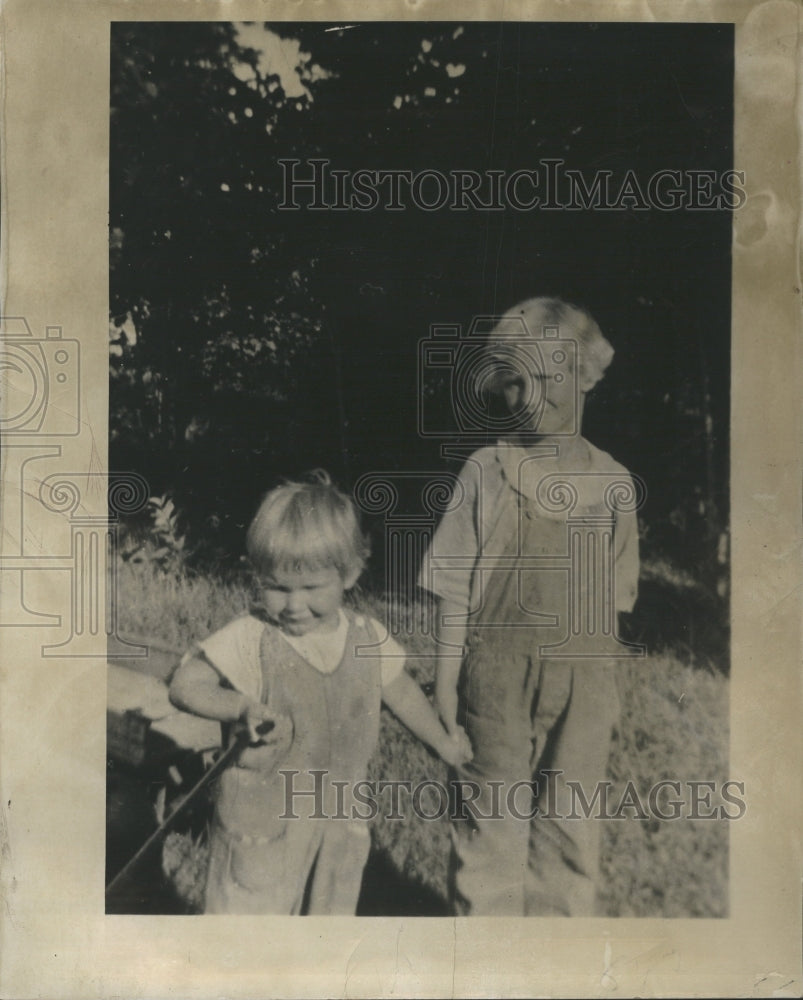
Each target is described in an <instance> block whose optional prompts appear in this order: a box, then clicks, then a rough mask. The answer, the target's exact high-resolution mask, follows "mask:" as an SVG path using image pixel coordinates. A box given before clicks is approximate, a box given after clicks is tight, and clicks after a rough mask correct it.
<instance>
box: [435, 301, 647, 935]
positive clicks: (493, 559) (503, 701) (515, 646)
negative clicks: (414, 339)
mask: <svg viewBox="0 0 803 1000" xmlns="http://www.w3.org/2000/svg"><path fill="white" fill-rule="evenodd" d="M558 334H559V339H555V338H556V337H557V335H558ZM573 348H575V349H576V351H575V350H573ZM575 354H576V356H575ZM612 357H613V348H612V347H611V345H610V344H609V343H608V341H607V340H606V339H605V337H604V336H603V335H602V332H601V331H600V328H599V326H598V325H597V323H596V322H595V321H594V319H593V318H592V317H591V316H590V315H589V314H588V313H587V312H586V311H585V310H584V309H580V308H578V307H576V306H573V305H571V304H569V303H566V302H563V301H561V300H560V299H553V298H534V299H529V300H527V301H526V302H522V303H520V304H519V305H518V306H516V307H514V308H513V309H511V310H510V312H509V313H508V314H506V316H505V317H503V318H502V320H500V322H499V324H498V326H497V327H496V328H495V329H494V330H493V332H492V333H491V335H490V338H489V342H488V345H487V353H486V359H487V362H488V363H487V365H486V366H485V367H484V369H483V371H485V372H486V373H487V372H491V373H492V374H493V376H494V378H493V379H492V380H491V383H492V385H493V387H494V389H495V391H497V392H498V393H499V394H500V396H503V397H504V400H505V402H506V404H507V407H508V409H509V410H510V413H511V414H512V415H513V416H515V418H516V419H515V421H514V420H511V430H510V432H509V433H507V434H505V435H504V436H503V437H501V438H500V439H499V440H498V441H497V442H496V444H494V445H491V446H490V447H485V448H481V449H480V450H479V451H476V452H474V453H473V454H472V455H471V456H470V457H469V459H468V461H467V462H466V464H465V466H464V467H463V469H462V471H461V472H460V475H459V488H458V491H457V493H456V495H457V496H458V497H459V498H460V502H456V503H453V504H452V505H450V507H449V510H448V512H447V513H446V514H445V515H444V517H443V519H442V521H441V523H440V525H439V526H438V529H437V531H436V532H435V536H434V538H433V541H432V545H431V548H430V551H429V553H428V554H427V558H426V559H425V562H424V566H423V569H422V572H421V577H420V583H421V585H422V586H423V587H425V588H426V589H429V590H430V591H432V592H433V593H434V594H435V595H436V596H437V598H438V616H437V627H438V630H439V640H440V648H439V653H438V659H439V663H438V673H437V682H436V700H437V704H438V707H439V710H440V713H441V718H442V719H443V721H444V724H445V725H446V728H447V729H448V730H449V732H451V733H452V734H454V735H455V737H456V738H457V737H458V736H460V735H462V734H467V735H468V738H469V740H470V742H471V747H472V748H473V752H474V756H473V759H472V760H471V762H470V763H468V764H467V765H466V767H465V768H464V769H463V771H462V772H461V778H462V779H463V780H465V781H466V782H467V783H468V787H469V788H471V789H473V793H474V795H473V801H472V803H471V811H470V812H469V813H468V814H467V819H466V821H465V822H460V823H457V824H456V826H455V838H454V842H455V853H456V859H455V860H456V865H455V871H456V885H455V890H456V902H457V906H458V909H459V912H461V913H464V914H472V915H497V914H509V915H515V916H524V915H530V916H548V915H549V916H552V915H564V916H591V915H593V914H594V912H595V897H596V891H597V884H598V874H599V848H600V831H601V827H602V824H601V823H600V822H599V820H598V819H596V818H595V817H594V816H593V815H591V816H585V815H584V814H583V813H581V812H580V811H579V810H575V809H573V799H572V794H573V788H574V789H576V788H577V787H579V788H580V790H581V791H582V792H583V794H584V795H585V796H586V798H587V799H588V800H592V799H593V796H594V794H595V791H598V790H599V786H600V783H601V782H603V781H604V780H605V778H606V768H607V762H608V756H609V749H610V741H611V735H612V730H613V727H614V726H615V725H616V722H617V719H618V715H619V705H618V698H617V690H616V680H615V676H614V672H613V662H614V657H615V656H617V655H621V654H622V651H623V650H622V648H621V647H617V646H616V645H615V644H614V643H613V642H612V639H611V635H612V631H613V628H612V622H611V619H612V618H614V617H615V614H616V612H617V611H623V612H628V611H630V610H631V609H632V607H633V604H634V602H635V599H636V591H637V584H638V575H639V559H638V525H637V522H636V514H635V504H634V503H632V504H630V506H629V508H627V509H625V507H624V505H623V506H622V507H621V508H620V509H616V507H615V506H613V507H607V506H606V502H607V500H606V498H607V497H610V496H611V493H610V490H611V489H615V490H616V491H618V493H619V495H623V494H632V495H633V496H635V490H634V488H633V483H632V479H631V477H630V475H629V473H628V472H627V470H626V469H625V468H623V466H621V465H619V463H617V462H615V461H614V459H613V458H611V456H610V455H608V454H606V453H605V452H603V451H600V449H598V448H595V447H594V446H593V445H592V444H591V443H590V442H589V441H587V440H586V439H585V438H584V437H583V436H582V434H581V432H580V428H581V421H582V414H583V404H584V401H585V397H586V393H588V391H589V390H590V389H591V388H592V387H593V386H594V384H595V383H596V382H597V381H599V379H601V378H602V376H603V374H604V372H605V369H606V368H607V366H608V365H609V364H610V361H611V359H612ZM523 359H524V360H526V363H524V364H523V363H522V361H523ZM527 359H528V360H527ZM571 497H574V505H573V507H572V508H571V509H570V510H569V514H570V516H571V519H572V521H571V523H570V521H569V515H568V514H567V512H566V511H567V510H568V509H569V505H568V501H569V500H570V498H571ZM563 501H567V503H566V504H565V505H564V504H563ZM595 524H596V525H599V526H600V527H598V528H597V529H596V536H595V537H590V538H589V539H588V542H587V544H588V545H595V546H597V548H594V549H593V551H592V556H591V558H592V559H593V558H594V557H595V556H596V559H597V561H598V563H599V564H600V565H601V566H602V567H605V566H606V563H607V573H606V579H605V582H604V585H603V588H602V592H597V593H592V592H591V590H590V584H589V583H588V577H586V576H585V575H583V574H580V573H579V572H577V571H576V569H575V562H574V560H575V558H576V557H578V556H579V552H578V550H577V549H576V548H573V549H572V550H571V551H572V560H573V562H572V569H573V573H572V574H570V573H569V571H568V569H567V567H568V553H569V551H570V548H569V546H570V542H569V538H568V529H569V528H570V527H575V528H576V527H577V526H578V525H580V526H583V525H585V526H586V527H588V526H589V525H591V526H593V525H595ZM588 531H589V533H592V529H591V528H588ZM606 536H608V537H609V538H610V542H608V541H606ZM608 544H610V545H611V551H610V554H609V553H608V551H607V549H605V548H604V546H606V545H608ZM597 553H600V554H599V555H598V556H597V555H596V554H597ZM590 565H592V566H593V565H594V563H593V562H591V563H590ZM592 614H593V616H594V617H595V619H596V618H602V619H603V620H604V623H603V628H602V629H601V630H600V629H597V631H596V632H594V630H593V629H591V630H590V632H589V634H588V635H587V636H583V635H580V634H578V635H574V634H573V633H574V631H575V624H574V622H575V620H576V619H577V620H582V621H585V620H586V619H587V615H592ZM570 621H571V622H572V623H573V624H572V635H571V638H572V639H573V650H574V652H573V653H572V654H567V653H566V652H565V647H566V643H567V640H568V639H569V638H570V632H569V622H570ZM580 631H582V630H580ZM562 640H563V641H562ZM561 647H564V648H563V649H561ZM527 786H530V787H531V788H532V791H531V792H530V793H529V795H528V794H527ZM514 793H515V794H514Z"/></svg>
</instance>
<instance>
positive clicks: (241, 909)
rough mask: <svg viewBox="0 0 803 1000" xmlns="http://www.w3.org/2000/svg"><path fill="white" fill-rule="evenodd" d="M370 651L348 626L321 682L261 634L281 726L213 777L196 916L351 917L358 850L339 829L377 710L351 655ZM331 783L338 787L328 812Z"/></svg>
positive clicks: (352, 826)
mask: <svg viewBox="0 0 803 1000" xmlns="http://www.w3.org/2000/svg"><path fill="white" fill-rule="evenodd" d="M375 641H376V639H375V637H374V635H373V631H372V630H370V628H369V626H368V624H367V623H366V622H365V620H364V619H362V618H354V619H351V620H350V622H349V631H348V636H347V638H346V644H345V648H344V652H343V657H342V659H341V661H340V663H339V664H338V666H337V667H336V669H335V670H334V671H332V672H331V673H323V672H321V671H320V670H317V669H316V668H315V667H313V666H312V665H311V664H309V663H308V662H307V661H306V660H305V659H304V658H303V657H302V656H301V655H300V654H299V653H298V652H296V650H295V649H294V648H293V647H292V646H291V645H290V643H289V642H287V641H286V640H285V639H284V638H283V636H282V635H281V632H280V631H279V630H278V629H276V628H274V627H273V626H271V625H266V626H265V631H264V633H263V635H262V641H261V648H260V661H261V669H262V674H263V685H262V690H263V691H264V692H265V697H264V699H263V700H264V701H265V702H266V703H267V704H268V705H269V706H270V708H271V709H272V710H273V711H274V712H276V713H277V714H278V715H281V716H284V717H285V719H286V721H285V720H283V721H282V722H281V723H280V724H279V725H277V726H276V727H275V729H274V730H272V731H271V732H270V733H269V734H268V736H267V737H265V741H264V746H257V747H250V746H249V747H246V748H244V750H243V751H242V752H241V753H240V754H239V756H238V759H237V761H236V763H235V765H234V766H232V767H230V768H229V769H228V770H227V771H225V772H224V773H223V774H222V775H221V778H220V782H219V785H218V789H217V798H216V805H215V814H214V818H213V821H212V829H211V835H210V862H209V875H208V879H207V887H206V906H205V912H206V913H274V914H302V913H305V914H338V915H353V914H354V912H355V910H356V907H357V899H358V896H359V893H360V885H361V882H362V873H363V868H364V867H365V862H366V860H367V857H368V851H369V847H370V839H369V835H368V827H367V824H366V823H365V822H363V821H361V820H359V819H353V818H351V814H350V803H351V790H352V788H353V784H354V782H356V781H360V780H363V779H364V778H365V775H366V770H367V766H368V759H369V757H370V756H371V754H372V753H373V751H374V749H375V747H376V744H377V741H378V738H379V713H380V703H381V676H380V666H379V660H378V659H377V658H374V657H360V658H359V659H358V658H357V657H356V656H355V648H356V647H357V646H360V645H369V644H373V643H375ZM280 771H285V772H288V774H284V775H283V774H280V773H279V772H280ZM314 771H323V772H325V773H324V774H320V775H315V774H314V773H312V772H314ZM289 772H296V773H294V774H290V773H289ZM333 781H342V782H346V783H347V785H346V787H345V793H343V792H341V793H340V799H341V801H340V803H338V796H337V789H336V786H334V785H333V784H332V782H333ZM310 792H312V793H315V794H307V793H310ZM343 803H345V806H344V804H343ZM338 806H340V808H338ZM338 816H339V817H340V818H335V817H338Z"/></svg>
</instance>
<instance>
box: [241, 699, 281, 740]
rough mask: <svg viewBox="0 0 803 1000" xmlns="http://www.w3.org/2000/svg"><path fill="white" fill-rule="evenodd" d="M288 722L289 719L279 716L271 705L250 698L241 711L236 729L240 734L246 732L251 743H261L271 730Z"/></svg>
mask: <svg viewBox="0 0 803 1000" xmlns="http://www.w3.org/2000/svg"><path fill="white" fill-rule="evenodd" d="M286 722H287V719H286V718H285V717H284V716H277V714H276V712H275V711H274V710H273V709H272V708H271V707H270V706H269V705H263V704H262V702H259V701H252V700H250V699H249V700H248V702H247V703H246V705H245V707H244V708H243V710H242V712H241V713H240V718H239V719H238V722H237V726H236V730H235V731H236V732H237V733H238V735H239V734H240V733H245V734H246V735H247V736H248V742H249V743H251V744H254V743H260V742H261V741H262V739H263V737H264V736H267V734H268V733H269V732H271V730H273V729H274V728H275V727H276V726H278V725H280V724H281V723H286Z"/></svg>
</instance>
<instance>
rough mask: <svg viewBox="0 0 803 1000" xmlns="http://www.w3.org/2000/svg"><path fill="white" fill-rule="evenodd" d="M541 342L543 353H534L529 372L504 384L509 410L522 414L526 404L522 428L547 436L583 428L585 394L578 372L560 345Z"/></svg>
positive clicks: (522, 415)
mask: <svg viewBox="0 0 803 1000" xmlns="http://www.w3.org/2000/svg"><path fill="white" fill-rule="evenodd" d="M540 343H541V354H540V355H539V354H538V353H537V351H532V352H531V354H532V359H533V362H532V365H531V366H530V368H529V371H527V372H523V373H522V374H521V375H520V376H519V377H517V378H511V379H509V380H508V381H507V382H506V384H505V386H504V394H505V402H506V403H507V406H508V409H509V410H510V411H511V413H519V412H521V411H522V408H523V407H526V411H525V412H521V418H522V424H521V427H522V430H529V431H537V432H538V433H539V434H543V435H548V434H567V433H570V432H571V431H572V429H573V428H576V429H577V430H579V427H580V416H581V413H580V407H581V404H582V395H580V394H578V392H577V385H576V378H577V374H576V372H575V371H574V370H573V368H572V366H571V365H570V364H569V363H568V362H567V358H566V353H565V351H563V349H562V348H561V347H560V345H559V344H556V345H555V346H554V349H553V347H552V345H550V344H549V342H548V341H547V342H544V341H541V342H540ZM556 352H557V353H556ZM581 388H582V387H581Z"/></svg>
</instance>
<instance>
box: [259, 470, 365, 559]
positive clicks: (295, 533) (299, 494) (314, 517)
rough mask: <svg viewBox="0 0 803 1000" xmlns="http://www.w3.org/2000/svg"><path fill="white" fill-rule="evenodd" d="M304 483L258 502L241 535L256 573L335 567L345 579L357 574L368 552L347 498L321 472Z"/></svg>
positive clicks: (288, 484)
mask: <svg viewBox="0 0 803 1000" xmlns="http://www.w3.org/2000/svg"><path fill="white" fill-rule="evenodd" d="M306 480H307V481H305V482H291V481H288V482H285V483H282V485H281V486H277V487H276V489H273V490H271V491H270V493H268V494H267V495H266V496H265V497H264V498H263V500H262V502H261V504H260V505H259V509H258V510H257V513H256V516H255V517H254V520H253V521H252V522H251V526H250V527H249V529H248V534H247V535H246V551H247V552H248V556H249V558H250V560H251V562H252V564H253V566H254V568H255V569H256V570H258V571H259V572H263V573H270V572H272V571H274V570H279V569H281V570H285V569H293V570H299V569H303V570H317V569H322V568H325V567H330V566H333V567H335V568H336V569H337V570H338V572H339V573H340V576H341V577H342V578H343V579H345V578H346V577H347V576H349V575H351V574H353V573H359V572H360V571H361V570H362V568H363V567H364V566H365V562H366V560H367V558H368V554H369V545H368V541H367V539H366V537H365V536H364V535H363V533H362V531H361V530H360V523H359V518H358V516H357V511H356V509H355V507H354V504H353V503H352V501H351V499H350V498H349V497H347V496H346V495H345V493H341V491H340V490H339V489H337V487H336V486H334V485H333V484H332V481H331V479H330V478H329V475H328V474H327V473H326V472H325V471H324V470H323V469H315V470H313V471H312V472H310V473H309V474H308V475H307V477H306Z"/></svg>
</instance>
